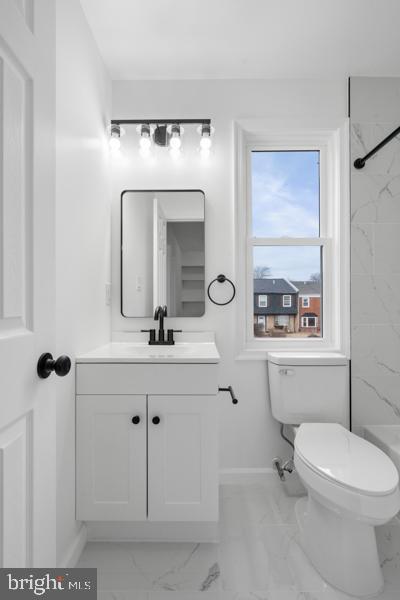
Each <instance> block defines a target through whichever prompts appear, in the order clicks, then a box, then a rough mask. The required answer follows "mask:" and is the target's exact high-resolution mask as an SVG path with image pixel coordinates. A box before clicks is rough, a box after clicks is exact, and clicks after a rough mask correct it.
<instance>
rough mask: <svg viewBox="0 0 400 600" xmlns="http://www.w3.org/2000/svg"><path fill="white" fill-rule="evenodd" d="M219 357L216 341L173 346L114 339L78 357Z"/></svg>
mask: <svg viewBox="0 0 400 600" xmlns="http://www.w3.org/2000/svg"><path fill="white" fill-rule="evenodd" d="M219 360H220V356H219V353H218V350H217V347H216V345H215V343H214V342H176V343H175V344H174V345H171V346H167V345H166V346H150V345H149V344H147V343H144V342H136V343H132V342H112V343H111V344H106V345H105V346H101V347H100V348H96V349H95V350H92V351H91V352H88V353H87V354H84V355H82V356H79V357H78V358H77V362H80V363H91V362H92V363H99V362H103V363H113V362H119V363H121V362H127V363H131V362H132V363H218V362H219Z"/></svg>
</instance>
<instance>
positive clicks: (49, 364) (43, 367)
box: [37, 352, 71, 379]
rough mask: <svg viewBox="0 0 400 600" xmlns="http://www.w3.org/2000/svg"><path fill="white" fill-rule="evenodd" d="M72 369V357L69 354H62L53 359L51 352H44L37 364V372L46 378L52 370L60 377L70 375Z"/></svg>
mask: <svg viewBox="0 0 400 600" xmlns="http://www.w3.org/2000/svg"><path fill="white" fill-rule="evenodd" d="M70 370H71V359H70V358H69V356H65V355H61V356H59V357H58V358H57V360H54V359H53V355H52V354H50V352H45V353H44V354H42V355H41V356H40V358H39V360H38V364H37V374H38V375H39V377H40V378H41V379H46V378H47V377H48V376H49V375H50V374H51V372H52V371H54V372H55V374H56V375H58V376H59V377H64V376H65V375H68V373H69V372H70Z"/></svg>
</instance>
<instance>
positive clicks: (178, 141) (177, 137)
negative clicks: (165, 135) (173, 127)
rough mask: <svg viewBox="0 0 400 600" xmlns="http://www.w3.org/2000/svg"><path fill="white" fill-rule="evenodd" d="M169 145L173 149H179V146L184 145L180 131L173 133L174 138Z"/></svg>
mask: <svg viewBox="0 0 400 600" xmlns="http://www.w3.org/2000/svg"><path fill="white" fill-rule="evenodd" d="M169 145H170V146H171V148H172V149H173V150H179V148H180V147H181V146H182V140H181V137H180V135H179V134H178V133H173V134H172V138H171V139H170V141H169Z"/></svg>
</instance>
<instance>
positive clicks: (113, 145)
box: [109, 134, 121, 152]
mask: <svg viewBox="0 0 400 600" xmlns="http://www.w3.org/2000/svg"><path fill="white" fill-rule="evenodd" d="M109 144H110V150H111V152H116V151H117V150H119V149H120V148H121V140H120V139H119V136H118V137H117V136H116V135H114V134H113V135H112V136H111V137H110V141H109Z"/></svg>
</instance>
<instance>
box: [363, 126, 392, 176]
mask: <svg viewBox="0 0 400 600" xmlns="http://www.w3.org/2000/svg"><path fill="white" fill-rule="evenodd" d="M399 133H400V127H397V129H395V130H394V131H392V133H390V134H389V135H388V136H387V137H385V139H384V140H382V141H381V142H380V143H379V144H378V145H377V146H375V148H373V149H372V150H371V151H370V152H368V154H366V155H365V156H364V157H363V158H356V160H355V161H354V166H355V168H356V169H362V168H363V167H364V166H365V163H366V162H367V160H369V159H370V158H371V156H373V155H374V154H376V153H377V152H378V151H379V150H380V149H381V148H383V147H384V146H386V144H387V143H388V142H390V140H392V139H393V138H394V137H396V135H398V134H399Z"/></svg>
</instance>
